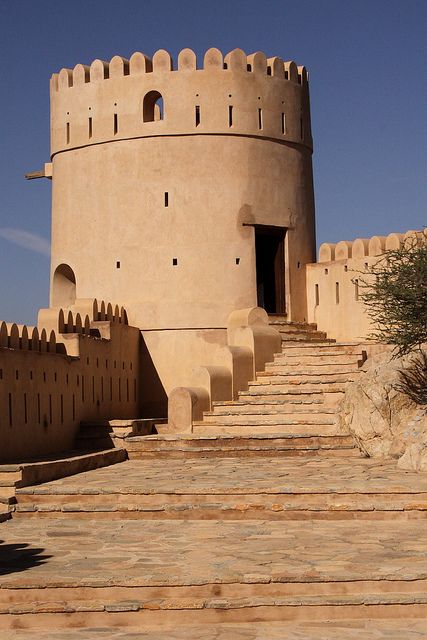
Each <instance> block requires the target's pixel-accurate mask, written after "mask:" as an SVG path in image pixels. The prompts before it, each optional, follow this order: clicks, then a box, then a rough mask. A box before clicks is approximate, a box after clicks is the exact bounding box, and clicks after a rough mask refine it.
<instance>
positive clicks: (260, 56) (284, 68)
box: [51, 48, 308, 91]
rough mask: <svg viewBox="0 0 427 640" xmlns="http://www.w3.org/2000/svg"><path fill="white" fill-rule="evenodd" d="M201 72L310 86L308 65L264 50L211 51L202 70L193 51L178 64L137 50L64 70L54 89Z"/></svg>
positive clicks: (180, 57) (55, 76)
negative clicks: (248, 75) (250, 75)
mask: <svg viewBox="0 0 427 640" xmlns="http://www.w3.org/2000/svg"><path fill="white" fill-rule="evenodd" d="M201 70H204V71H220V70H224V71H233V72H237V73H238V72H241V73H245V72H249V73H259V74H261V75H267V76H274V77H277V78H281V79H282V80H288V81H289V82H294V83H296V84H301V85H304V84H307V80H308V76H307V71H306V69H305V67H304V66H297V65H296V64H295V62H294V61H293V60H289V61H284V60H282V59H281V58H279V57H272V58H267V57H266V55H265V54H264V53H262V52H261V51H257V52H256V53H252V54H250V55H246V54H245V52H244V51H242V50H241V49H233V51H230V52H229V53H228V54H227V55H226V56H223V54H222V53H221V51H219V49H215V48H211V49H208V50H207V51H206V53H205V55H204V58H203V65H202V66H201V67H200V66H198V63H197V57H196V54H195V53H194V51H192V49H182V51H180V52H179V54H178V59H177V61H176V62H175V63H174V61H173V59H172V56H171V55H170V54H169V53H168V52H167V51H165V50H164V49H159V51H156V53H155V54H154V55H153V57H152V58H149V57H148V56H146V55H145V54H144V53H141V52H140V51H136V52H135V53H133V54H132V55H131V57H130V59H129V60H128V59H127V58H123V57H122V56H118V55H116V56H113V57H112V58H111V60H110V62H105V61H104V60H99V59H96V60H94V61H93V62H92V63H91V64H90V65H85V64H77V65H76V66H75V67H74V69H67V68H63V69H61V70H60V71H59V73H54V74H53V75H52V83H51V86H52V90H53V91H62V90H64V89H68V88H70V87H76V86H81V85H83V84H87V83H89V82H101V81H103V80H114V79H115V78H122V77H124V76H132V75H141V74H144V73H157V72H160V73H164V72H167V71H184V72H187V71H201Z"/></svg>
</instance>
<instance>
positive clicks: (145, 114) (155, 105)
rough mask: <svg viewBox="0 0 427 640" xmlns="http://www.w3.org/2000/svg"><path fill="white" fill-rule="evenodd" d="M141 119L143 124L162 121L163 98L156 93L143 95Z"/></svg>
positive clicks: (151, 92)
mask: <svg viewBox="0 0 427 640" xmlns="http://www.w3.org/2000/svg"><path fill="white" fill-rule="evenodd" d="M142 119H143V121H144V122H154V121H157V120H163V97H162V94H161V93H159V92H158V91H149V92H148V93H147V94H146V95H145V97H144V103H143V106H142Z"/></svg>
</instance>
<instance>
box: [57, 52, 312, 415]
mask: <svg viewBox="0 0 427 640" xmlns="http://www.w3.org/2000/svg"><path fill="white" fill-rule="evenodd" d="M175 67H176V68H175ZM51 112H52V113H51V135H52V144H51V154H52V157H51V160H52V167H51V172H52V187H53V192H52V193H53V195H52V266H51V305H52V306H53V307H58V306H63V305H65V304H69V302H70V297H69V296H70V295H71V296H75V297H78V298H93V297H96V296H99V297H102V298H105V299H119V300H121V301H122V303H123V304H124V305H125V307H126V310H127V312H128V314H129V322H130V324H132V325H133V326H137V327H139V328H140V329H141V330H142V331H143V335H144V340H145V345H146V349H147V353H148V356H149V360H150V361H151V363H152V370H153V371H154V372H155V373H156V376H157V384H156V385H155V386H153V389H152V392H151V397H152V398H153V411H155V412H156V413H157V414H159V412H163V413H164V412H165V407H166V404H165V398H166V396H167V395H169V393H170V392H171V390H172V389H173V388H174V387H175V386H177V385H178V386H179V385H188V384H191V379H190V377H191V376H190V374H189V372H191V371H192V369H193V368H194V367H197V366H198V365H200V364H202V363H206V362H212V363H213V364H215V365H216V364H220V361H221V357H218V356H217V352H218V350H221V349H223V347H225V346H226V345H227V322H228V318H229V316H230V314H232V313H233V312H235V311H237V310H239V309H248V308H253V307H256V306H257V266H256V253H255V237H256V233H257V230H259V229H260V228H269V229H273V230H274V229H277V230H283V233H284V235H285V240H284V245H285V247H284V258H283V260H284V263H285V264H284V274H285V275H284V278H285V281H284V290H285V298H286V312H287V314H288V318H289V319H292V320H304V319H306V317H307V306H306V296H305V290H306V282H305V275H306V274H305V269H304V265H305V264H306V263H310V262H313V261H314V259H315V235H314V197H313V182H312V165H311V155H312V137H311V127H310V109H309V90H308V82H307V73H306V70H305V68H304V67H297V66H296V65H295V63H294V62H284V61H283V60H281V59H280V58H277V57H275V58H269V59H267V58H266V56H265V55H264V54H263V53H260V52H258V53H255V54H252V55H249V56H247V55H246V54H245V53H244V52H243V51H241V50H240V49H235V50H234V51H232V52H230V53H229V54H227V55H226V56H225V57H224V56H223V55H222V53H221V52H220V51H218V50H217V49H210V50H209V51H207V52H206V54H205V56H204V59H203V61H197V60H196V56H195V54H194V52H193V51H191V50H189V49H184V50H183V51H181V52H180V54H179V56H178V60H177V64H176V65H175V63H174V62H173V60H172V58H171V56H170V55H169V54H168V53H167V52H166V51H163V50H162V51H158V52H157V53H155V54H154V56H153V58H152V59H149V58H148V57H147V56H145V55H144V54H142V53H135V54H133V55H132V56H131V58H130V60H125V59H123V58H121V57H119V56H114V58H112V60H111V61H110V62H109V63H107V62H103V61H100V60H95V61H94V62H93V63H92V64H91V65H90V66H85V65H81V64H79V65H77V66H76V67H75V68H74V69H73V70H71V69H62V70H61V71H60V72H59V74H54V76H53V77H52V82H51ZM76 229H78V230H84V233H78V234H76ZM64 273H68V274H69V276H68V282H70V283H71V286H68V285H67V282H66V281H67V276H65V277H64ZM70 292H71V293H70ZM64 296H65V297H64ZM71 301H72V297H71Z"/></svg>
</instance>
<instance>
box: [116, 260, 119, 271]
mask: <svg viewBox="0 0 427 640" xmlns="http://www.w3.org/2000/svg"><path fill="white" fill-rule="evenodd" d="M116 269H120V260H117V262H116Z"/></svg>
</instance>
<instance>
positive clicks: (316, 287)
mask: <svg viewBox="0 0 427 640" xmlns="http://www.w3.org/2000/svg"><path fill="white" fill-rule="evenodd" d="M314 297H315V299H316V307H318V306H319V302H320V299H319V285H318V284H315V285H314Z"/></svg>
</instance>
